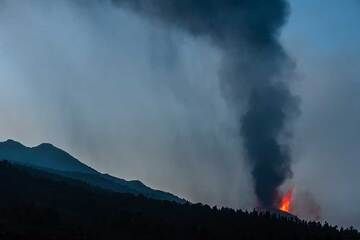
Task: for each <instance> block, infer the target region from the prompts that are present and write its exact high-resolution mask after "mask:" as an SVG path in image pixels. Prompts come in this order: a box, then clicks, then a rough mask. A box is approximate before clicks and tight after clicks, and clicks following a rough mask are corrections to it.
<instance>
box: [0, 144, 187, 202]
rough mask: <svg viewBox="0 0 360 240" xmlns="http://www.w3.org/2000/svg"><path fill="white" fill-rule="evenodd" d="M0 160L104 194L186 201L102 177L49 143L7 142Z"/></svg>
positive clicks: (1, 148) (0, 149)
mask: <svg viewBox="0 0 360 240" xmlns="http://www.w3.org/2000/svg"><path fill="white" fill-rule="evenodd" d="M0 160H7V161H9V162H12V163H15V164H19V165H24V166H29V167H33V168H38V169H41V170H44V171H47V172H50V173H55V174H59V175H63V176H66V177H69V178H73V179H76V180H81V181H83V182H85V183H87V184H90V185H93V186H95V187H100V188H103V189H105V190H111V191H114V192H120V193H130V194H134V195H143V196H145V197H147V198H152V199H157V200H167V201H174V202H178V203H185V202H186V200H184V199H181V198H179V197H177V196H175V195H173V194H171V193H168V192H163V191H160V190H156V189H152V188H150V187H148V186H146V185H145V184H144V183H142V182H141V181H139V180H131V181H127V180H124V179H121V178H118V177H114V176H111V175H110V174H106V173H100V172H98V171H97V170H95V169H93V168H91V167H89V166H87V165H86V164H84V163H82V162H81V161H80V160H78V159H76V158H75V157H73V156H72V155H70V154H69V153H67V152H66V151H64V150H62V149H60V148H58V147H56V146H54V145H52V144H50V143H41V144H39V145H37V146H34V147H27V146H25V145H23V144H22V143H20V142H17V141H14V140H12V139H8V140H6V141H4V142H0Z"/></svg>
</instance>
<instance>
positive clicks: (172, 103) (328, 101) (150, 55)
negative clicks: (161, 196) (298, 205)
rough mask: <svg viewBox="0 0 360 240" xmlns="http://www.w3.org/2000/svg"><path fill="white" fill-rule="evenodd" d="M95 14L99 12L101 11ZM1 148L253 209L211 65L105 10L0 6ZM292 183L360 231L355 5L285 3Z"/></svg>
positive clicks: (168, 34) (175, 40) (145, 23)
mask: <svg viewBox="0 0 360 240" xmlns="http://www.w3.org/2000/svg"><path fill="white" fill-rule="evenodd" d="M105 2H106V1H105ZM0 5H2V6H1V7H0V73H1V77H0V111H1V113H2V117H1V119H0V131H1V136H0V137H1V139H2V140H6V139H9V138H11V139H15V140H18V141H21V142H23V143H24V144H26V145H28V146H35V145H38V144H40V143H42V142H50V143H53V144H54V145H56V146H58V147H60V148H62V149H64V150H66V151H68V152H69V153H71V154H72V155H74V156H76V157H77V158H79V159H80V160H81V161H82V162H84V163H86V164H88V165H90V166H92V167H94V168H96V169H98V170H99V171H101V172H107V173H110V174H112V175H114V176H118V177H122V178H126V179H140V180H141V181H143V182H144V183H145V184H147V185H149V186H151V187H154V188H158V189H162V190H165V191H170V192H172V193H174V194H177V195H180V196H182V197H185V198H187V199H189V200H190V201H194V202H198V201H201V202H204V203H208V204H211V205H218V206H221V205H225V206H230V207H235V208H238V207H241V208H252V207H254V205H255V197H254V192H253V189H252V183H251V178H250V176H249V175H250V174H249V169H248V168H249V166H247V164H246V161H244V149H242V148H241V147H239V146H241V144H239V142H241V139H239V137H238V136H237V134H235V133H236V128H237V126H236V120H235V116H234V115H233V113H232V111H231V109H229V106H228V104H226V101H225V100H224V98H223V95H222V92H221V87H220V84H219V74H218V72H219V71H220V62H221V59H222V57H223V56H222V53H221V51H219V50H218V49H216V48H215V47H213V46H211V45H210V44H208V43H207V42H206V41H203V39H200V38H194V37H191V36H189V35H188V34H186V33H183V32H179V31H176V30H175V29H172V28H168V27H165V26H163V25H161V24H154V23H153V22H151V21H149V20H148V19H145V18H141V17H139V16H138V15H136V14H134V13H132V12H130V11H128V10H124V9H121V8H116V7H114V6H113V5H112V4H110V3H109V2H106V3H104V2H102V3H100V2H99V1H94V2H92V3H91V4H82V3H81V1H80V3H79V2H76V3H75V2H74V1H71V0H61V1H54V2H52V1H45V0H34V1H21V0H4V1H2V2H1V3H0ZM290 5H291V14H290V16H289V19H288V22H287V24H286V26H285V27H284V29H283V31H282V34H281V43H282V44H283V46H284V47H285V49H286V50H287V51H288V53H289V55H290V56H291V58H292V59H293V60H294V62H295V63H296V78H295V79H294V80H293V81H292V84H291V87H292V91H293V92H294V93H295V94H296V95H297V96H298V97H299V99H301V102H300V112H301V113H300V115H299V116H298V117H297V118H296V119H295V120H294V121H293V122H292V126H291V127H292V129H293V133H292V135H293V136H292V139H291V150H292V151H291V152H292V158H293V165H292V169H293V173H294V175H293V178H292V179H291V180H290V181H289V183H287V184H291V185H294V186H295V187H296V189H297V191H298V192H299V195H300V193H303V194H304V193H306V194H307V195H308V196H311V199H312V201H314V202H316V204H317V205H319V206H320V207H321V216H322V218H323V219H326V220H328V221H329V222H331V223H334V224H341V225H354V226H356V227H358V228H360V207H359V206H358V203H359V202H360V188H359V187H358V186H357V185H358V184H359V183H360V175H359V174H358V169H360V161H359V160H358V156H359V155H360V148H359V144H360V136H359V133H360V126H359V122H360V108H359V104H358V103H359V102H360V79H359V76H360V59H359V58H360V46H359V44H358V43H359V42H360V30H359V28H358V27H357V23H359V21H360V14H359V12H360V3H359V1H357V0H346V1H337V0H291V1H290Z"/></svg>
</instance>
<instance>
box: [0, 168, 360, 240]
mask: <svg viewBox="0 0 360 240" xmlns="http://www.w3.org/2000/svg"><path fill="white" fill-rule="evenodd" d="M0 192H1V197H0V239H38V240H41V239H249V240H250V239H251V240H257V239H262V240H263V239H274V240H275V239H276V240H282V239H289V240H290V239H291V240H297V239H299V240H300V239H301V240H303V239H311V240H320V239H324V240H325V239H326V240H331V239H334V240H335V239H349V240H355V239H360V235H359V233H358V232H357V231H356V230H354V229H352V228H351V229H338V228H337V227H332V226H329V225H328V224H325V225H321V224H319V223H315V222H310V223H307V222H304V221H300V220H298V221H293V220H288V219H285V218H283V219H279V218H277V217H275V216H270V215H268V214H265V215H264V214H258V213H256V212H252V213H247V212H243V211H234V210H232V209H224V208H222V209H215V208H210V207H208V206H205V205H201V204H190V203H185V204H179V203H175V202H169V201H160V200H151V199H147V198H145V197H142V196H134V195H131V194H124V193H116V192H111V191H108V190H102V189H100V188H96V187H93V186H90V185H87V184H85V183H82V182H80V181H77V180H73V179H71V178H66V177H64V176H60V175H55V174H51V173H47V172H44V171H40V170H35V169H32V168H28V167H24V166H19V165H14V164H10V163H9V162H7V161H1V162H0Z"/></svg>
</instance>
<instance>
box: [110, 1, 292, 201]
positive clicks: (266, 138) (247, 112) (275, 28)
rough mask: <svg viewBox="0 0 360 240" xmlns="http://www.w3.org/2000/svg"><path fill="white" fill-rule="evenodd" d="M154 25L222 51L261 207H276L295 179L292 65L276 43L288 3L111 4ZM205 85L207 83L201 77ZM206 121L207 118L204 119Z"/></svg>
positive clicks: (229, 92)
mask: <svg viewBox="0 0 360 240" xmlns="http://www.w3.org/2000/svg"><path fill="white" fill-rule="evenodd" d="M113 2H114V3H115V4H116V5H117V6H119V7H125V8H129V9H131V10H133V11H134V12H136V13H139V14H140V15H142V16H145V17H148V18H150V19H153V20H154V21H156V22H158V23H161V24H165V25H168V26H170V27H174V28H177V29H178V30H181V31H184V32H186V33H189V34H191V35H192V36H194V37H201V38H204V39H206V40H208V41H209V42H210V43H212V44H213V45H214V46H216V47H218V48H219V49H221V50H222V52H223V66H222V70H221V72H220V74H221V79H222V86H223V90H224V91H223V92H224V95H225V97H226V99H228V102H229V104H230V105H231V106H232V107H233V108H234V110H235V111H236V114H237V115H238V119H239V126H240V127H239V129H240V134H241V135H242V137H243V144H244V147H245V150H246V152H247V159H248V161H249V164H250V166H251V169H252V175H253V179H254V184H255V193H256V195H257V197H258V201H259V204H260V205H261V206H263V207H274V204H275V203H276V198H277V189H278V187H279V186H280V185H281V184H282V183H283V182H284V181H285V180H286V179H287V178H288V177H290V176H291V169H290V156H289V152H288V147H287V146H286V144H283V143H281V142H280V137H281V135H282V133H283V132H284V129H285V128H286V125H287V121H288V119H289V117H290V116H291V115H292V113H293V112H295V111H294V110H296V105H297V104H296V99H295V98H294V97H293V96H292V94H291V92H290V90H289V86H288V82H289V81H288V79H287V78H288V77H289V75H290V74H291V68H292V64H291V61H290V59H289V57H288V56H287V54H286V53H285V51H284V49H283V48H282V46H281V45H280V43H279V41H278V35H279V31H280V29H281V27H282V26H283V24H284V23H285V21H286V18H287V15H288V10H289V9H288V4H287V2H286V1H284V0H257V1H254V0H221V1H219V0H196V1H194V0H113ZM203 81H206V79H203ZM204 121H205V120H204Z"/></svg>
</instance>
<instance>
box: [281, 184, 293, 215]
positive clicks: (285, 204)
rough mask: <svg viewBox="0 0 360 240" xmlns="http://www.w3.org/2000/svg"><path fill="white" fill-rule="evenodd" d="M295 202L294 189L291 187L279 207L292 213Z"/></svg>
mask: <svg viewBox="0 0 360 240" xmlns="http://www.w3.org/2000/svg"><path fill="white" fill-rule="evenodd" d="M292 204H293V189H290V190H289V191H288V192H287V193H286V194H285V195H284V196H283V197H282V198H281V200H280V204H279V209H280V210H281V211H284V212H288V213H290V212H291V211H292Z"/></svg>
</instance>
